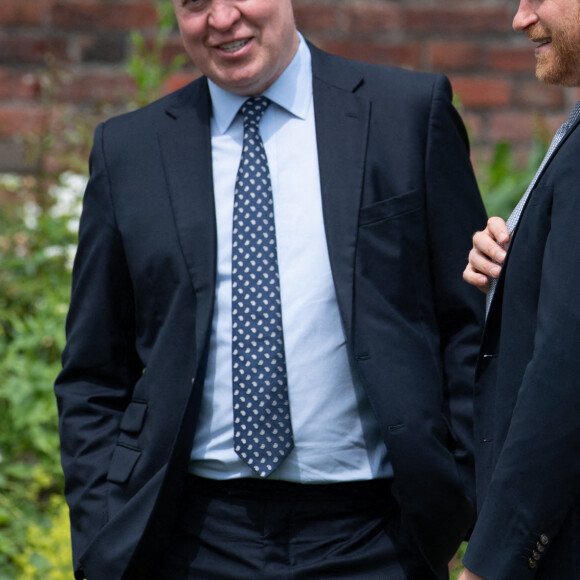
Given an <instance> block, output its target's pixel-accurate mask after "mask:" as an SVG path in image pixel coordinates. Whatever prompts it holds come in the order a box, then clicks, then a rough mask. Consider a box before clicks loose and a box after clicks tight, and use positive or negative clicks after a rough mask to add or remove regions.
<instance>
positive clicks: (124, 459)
mask: <svg viewBox="0 0 580 580" xmlns="http://www.w3.org/2000/svg"><path fill="white" fill-rule="evenodd" d="M139 457H141V450H140V449H136V448H134V447H127V446H125V445H120V444H117V446H116V447H115V450H114V451H113V457H112V458H111V464H110V466H109V475H108V476H107V479H108V480H109V481H112V482H113V483H127V481H128V480H129V477H130V476H131V473H132V472H133V469H134V468H135V465H136V464H137V461H138V460H139Z"/></svg>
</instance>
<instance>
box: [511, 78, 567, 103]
mask: <svg viewBox="0 0 580 580" xmlns="http://www.w3.org/2000/svg"><path fill="white" fill-rule="evenodd" d="M565 102H566V101H565V97H564V89H563V88H562V87H557V86H554V85H545V84H543V83H540V82H538V81H529V82H523V83H518V84H517V86H516V91H515V97H514V104H516V105H518V106H522V107H530V108H540V109H546V108H548V109H558V108H562V107H564V106H565Z"/></svg>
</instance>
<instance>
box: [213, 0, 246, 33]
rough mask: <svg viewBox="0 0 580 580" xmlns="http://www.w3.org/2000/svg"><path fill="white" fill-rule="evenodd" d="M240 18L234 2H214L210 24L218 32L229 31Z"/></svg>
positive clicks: (219, 0) (226, 0)
mask: <svg viewBox="0 0 580 580" xmlns="http://www.w3.org/2000/svg"><path fill="white" fill-rule="evenodd" d="M239 18H240V11H239V9H238V7H237V3H236V2H235V1H232V0H213V2H212V3H211V10H210V13H209V15H208V24H209V25H210V26H211V27H212V28H215V29H217V30H228V29H229V28H231V27H232V26H233V25H234V24H235V23H236V22H237V21H238V20H239Z"/></svg>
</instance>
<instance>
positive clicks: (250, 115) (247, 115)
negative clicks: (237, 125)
mask: <svg viewBox="0 0 580 580" xmlns="http://www.w3.org/2000/svg"><path fill="white" fill-rule="evenodd" d="M269 105H270V99H269V98H268V97H263V96H260V97H250V98H249V99H248V100H247V101H246V102H245V103H244V104H243V105H242V106H241V107H240V111H241V113H242V115H243V117H244V127H247V126H248V125H259V124H260V121H261V120H262V117H263V116H264V113H265V112H266V109H267V108H268V106H269Z"/></svg>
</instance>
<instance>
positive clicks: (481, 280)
mask: <svg viewBox="0 0 580 580" xmlns="http://www.w3.org/2000/svg"><path fill="white" fill-rule="evenodd" d="M509 241H510V235H509V232H508V229H507V227H506V225H505V222H504V221H503V220H502V219H501V218H499V217H492V218H489V219H488V220H487V227H486V228H485V230H483V231H482V232H476V233H475V234H474V236H473V248H471V251H470V252H469V263H468V264H467V267H466V268H465V270H464V271H463V279H464V280H465V281H466V282H467V283H469V284H471V285H472V286H476V287H477V288H479V289H480V290H481V291H482V292H487V284H488V277H491V278H497V277H498V276H499V273H500V272H501V266H502V265H503V261H504V259H505V255H506V248H507V244H508V243H509ZM474 578H475V576H474ZM460 580H462V578H460Z"/></svg>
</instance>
